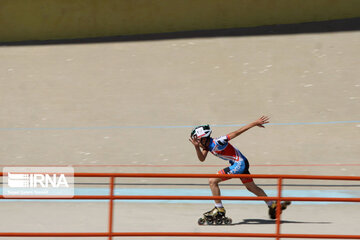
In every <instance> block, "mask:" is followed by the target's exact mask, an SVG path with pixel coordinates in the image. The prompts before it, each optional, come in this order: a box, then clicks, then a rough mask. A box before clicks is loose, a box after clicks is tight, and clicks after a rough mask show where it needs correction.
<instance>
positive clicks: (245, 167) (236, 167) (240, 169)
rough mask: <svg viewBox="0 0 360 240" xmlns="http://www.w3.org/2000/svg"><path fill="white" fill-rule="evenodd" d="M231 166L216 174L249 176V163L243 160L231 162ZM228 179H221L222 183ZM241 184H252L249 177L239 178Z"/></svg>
mask: <svg viewBox="0 0 360 240" xmlns="http://www.w3.org/2000/svg"><path fill="white" fill-rule="evenodd" d="M230 163H231V166H229V167H226V168H224V169H222V170H220V171H219V172H218V174H250V172H249V161H248V160H247V159H246V158H244V159H243V160H242V161H236V162H233V161H231V162H230ZM228 179H229V178H222V180H223V181H225V180H228ZM240 180H241V181H242V183H248V182H253V181H254V180H253V179H252V178H251V177H241V178H240Z"/></svg>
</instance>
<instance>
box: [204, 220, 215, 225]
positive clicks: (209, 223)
mask: <svg viewBox="0 0 360 240" xmlns="http://www.w3.org/2000/svg"><path fill="white" fill-rule="evenodd" d="M206 223H207V224H208V225H213V224H214V220H213V219H206Z"/></svg>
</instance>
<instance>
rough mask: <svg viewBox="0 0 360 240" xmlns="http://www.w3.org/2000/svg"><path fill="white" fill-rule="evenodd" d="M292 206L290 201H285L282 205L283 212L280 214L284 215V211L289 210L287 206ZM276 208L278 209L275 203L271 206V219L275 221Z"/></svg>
mask: <svg viewBox="0 0 360 240" xmlns="http://www.w3.org/2000/svg"><path fill="white" fill-rule="evenodd" d="M290 204H291V202H290V201H285V202H282V203H281V211H280V214H281V213H282V210H285V209H286V208H287V206H289V205H290ZM276 207H277V203H276V202H273V203H272V204H271V206H269V217H270V218H271V219H275V218H276Z"/></svg>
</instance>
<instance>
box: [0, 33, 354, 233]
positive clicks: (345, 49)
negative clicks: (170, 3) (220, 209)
mask: <svg viewBox="0 0 360 240" xmlns="http://www.w3.org/2000/svg"><path fill="white" fill-rule="evenodd" d="M359 40H360V32H358V31H349V32H332V33H307V34H288V35H287V34H283V35H266V36H265V35H264V36H261V35H259V36H232V37H224V36H223V37H222V36H217V37H209V38H180V39H164V40H157V41H125V42H109V43H92V44H64V45H62V44H56V45H26V46H2V47H0V98H1V101H0V119H1V121H0V134H1V144H0V156H1V160H0V161H1V162H0V164H1V165H2V167H4V166H14V165H34V166H54V165H55V166H68V165H71V166H73V167H74V168H75V170H76V171H77V172H164V173H216V172H217V171H218V170H219V169H222V168H224V167H225V166H226V162H224V161H222V160H220V159H217V158H215V157H213V156H210V155H209V156H208V158H207V160H206V161H205V162H204V163H200V162H199V161H198V160H197V158H196V155H195V151H194V149H193V146H192V145H191V144H190V143H189V141H188V137H189V134H190V131H191V128H192V126H194V125H198V124H202V123H209V124H211V125H212V126H213V136H221V135H225V134H227V133H229V132H230V131H233V130H236V129H237V128H239V127H241V126H242V124H246V123H249V122H250V121H253V120H256V119H257V118H258V117H260V116H261V115H263V114H264V115H269V116H270V117H271V120H270V124H269V125H267V126H266V128H265V129H260V128H255V129H251V130H249V131H248V132H246V133H244V134H243V135H241V136H239V137H238V138H236V139H234V140H233V141H232V144H233V145H235V146H237V147H238V148H239V149H240V150H241V151H242V152H243V154H244V155H245V156H247V157H248V159H249V161H250V164H251V168H250V171H251V173H256V174H263V173H264V174H309V175H342V176H359V172H360V162H359V156H360V141H359V139H360V108H359V104H360V80H359V79H360V70H359V55H360V45H359V44H358V43H359ZM118 181H119V182H117V183H118V184H119V185H118V187H117V188H119V189H129V190H134V189H135V190H136V189H138V191H144V189H147V190H149V191H153V192H155V193H157V192H158V191H159V189H165V190H164V191H170V190H173V189H190V190H191V189H192V191H195V192H196V191H197V189H205V190H204V191H206V190H207V189H208V187H207V180H206V179H196V180H194V179H121V180H118ZM106 182H107V180H104V179H80V180H77V185H76V186H77V188H79V189H85V190H87V189H89V188H96V187H98V188H106V185H101V184H105V183H106ZM256 182H258V183H259V185H260V186H261V187H262V188H264V190H265V191H270V192H271V191H275V190H276V181H264V180H260V179H259V180H256ZM286 184H287V185H286V186H285V189H286V190H290V191H294V194H307V193H316V194H320V195H323V196H331V194H335V196H338V195H336V194H345V195H346V194H347V196H358V194H359V191H360V183H359V182H345V181H335V182H332V181H309V180H306V181H305V180H304V181H301V180H297V181H287V182H286ZM223 188H224V189H227V190H231V191H234V193H236V194H242V193H243V192H242V191H243V190H244V188H243V187H242V186H241V185H240V184H239V181H238V180H231V181H228V182H226V183H224V184H223ZM99 191H100V190H99ZM209 194H210V192H209ZM341 196H343V195H341ZM225 204H226V202H225ZM210 208H212V203H211V201H208V202H201V203H189V202H186V203H180V202H179V203H168V202H165V203H164V202H152V203H147V202H143V201H141V202H118V203H116V206H115V211H116V213H115V226H114V230H115V231H189V232H217V231H219V232H254V233H271V232H274V231H275V224H274V221H272V220H269V219H268V217H267V209H266V206H265V205H264V204H262V205H261V204H249V203H239V204H236V203H235V204H234V203H231V204H227V205H226V208H227V213H228V215H229V216H230V217H231V218H233V221H234V224H233V225H231V226H223V227H219V226H198V225H197V219H198V218H199V217H200V216H201V214H202V213H203V212H205V211H207V210H209V209H210ZM0 209H1V212H2V213H3V214H2V215H3V216H5V217H3V218H1V220H0V223H1V224H0V231H2V232H5V231H7V232H9V231H44V232H45V231H59V232H61V231H75V232H83V231H84V232H87V231H106V229H107V227H106V223H107V205H106V203H105V202H92V201H89V202H62V201H61V202H47V203H43V202H38V201H30V202H21V201H15V202H13V201H10V202H9V201H7V202H6V201H2V202H1V203H0ZM359 210H360V206H359V204H342V203H339V204H326V203H325V204H316V203H312V202H310V203H306V204H297V203H294V204H293V205H292V206H290V207H289V209H288V210H286V211H285V212H284V214H283V216H282V223H283V224H282V226H281V231H282V232H283V233H316V234H322V233H323V234H358V235H360V231H359V229H358V225H359V224H358V223H359V222H360V218H359V216H358V212H359ZM49 219H50V220H49ZM1 239H9V238H1ZM13 239H16V238H13ZM17 239H23V238H17ZM29 239H36V238H29ZM59 239H62V238H59ZM77 239H81V238H77ZM99 239H100V238H99ZM118 239H145V238H118ZM146 239H159V238H146ZM161 239H174V238H161ZM186 239H194V238H186ZM226 239H231V238H226ZM247 239H248V238H247Z"/></svg>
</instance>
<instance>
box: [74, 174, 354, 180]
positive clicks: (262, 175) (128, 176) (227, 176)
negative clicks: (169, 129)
mask: <svg viewBox="0 0 360 240" xmlns="http://www.w3.org/2000/svg"><path fill="white" fill-rule="evenodd" d="M74 176H75V177H124V178H136V177H143V178H240V177H252V178H273V179H274V178H275V179H276V178H283V179H315V180H354V181H357V180H360V176H317V175H280V174H251V175H248V174H229V175H227V174H185V173H74Z"/></svg>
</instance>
